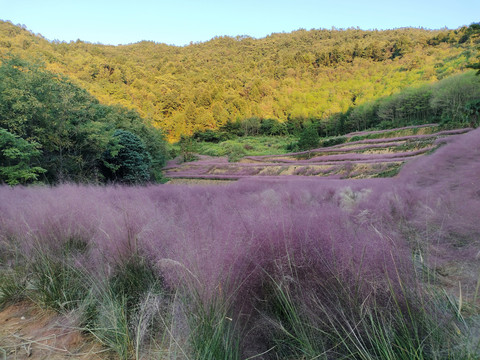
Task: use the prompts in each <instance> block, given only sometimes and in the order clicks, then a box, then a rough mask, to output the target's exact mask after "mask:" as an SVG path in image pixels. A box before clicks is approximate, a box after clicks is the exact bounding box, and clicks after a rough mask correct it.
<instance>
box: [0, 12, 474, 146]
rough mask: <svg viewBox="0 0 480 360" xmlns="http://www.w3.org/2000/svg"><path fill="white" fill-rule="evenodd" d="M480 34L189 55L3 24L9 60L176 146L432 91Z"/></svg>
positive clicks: (0, 35)
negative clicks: (142, 121) (426, 86)
mask: <svg viewBox="0 0 480 360" xmlns="http://www.w3.org/2000/svg"><path fill="white" fill-rule="evenodd" d="M479 44H480V26H479V25H478V24H473V25H470V26H468V27H462V28H459V29H457V30H446V29H445V30H434V31H433V30H425V29H416V28H404V29H395V30H385V31H377V30H373V31H364V30H360V29H353V28H352V29H346V30H338V29H332V30H310V31H306V30H298V31H295V32H292V33H287V34H286V33H281V34H272V35H270V36H267V37H265V38H262V39H253V38H250V37H245V36H241V37H235V38H231V37H217V38H214V39H212V40H210V41H208V42H204V43H195V44H190V45H188V46H185V47H176V46H169V45H165V44H157V43H154V42H147V41H142V42H139V43H136V44H131V45H121V46H105V45H101V44H91V43H85V42H82V41H76V42H70V43H64V42H58V41H47V40H46V39H45V38H43V37H42V36H41V35H36V34H33V33H31V32H30V31H28V30H27V29H26V28H25V27H24V26H15V25H13V24H12V23H10V22H3V21H0V55H5V54H8V53H12V54H15V55H18V56H21V57H24V58H28V59H29V60H32V59H33V60H40V61H42V62H44V63H45V64H46V66H47V69H49V70H50V71H53V72H54V73H60V74H63V75H67V76H69V77H70V78H71V79H72V80H73V81H74V82H76V83H77V84H78V85H80V86H81V87H83V88H85V89H86V90H88V91H89V92H90V93H91V94H93V95H94V96H95V97H97V98H98V99H99V100H100V101H101V102H102V103H104V104H121V105H123V106H127V107H130V108H134V109H137V110H138V111H139V112H140V114H141V115H142V116H143V117H148V118H151V119H153V120H154V121H155V122H156V123H157V124H158V125H159V126H160V127H162V128H163V129H165V130H166V132H167V133H168V134H169V137H170V138H171V139H175V138H178V137H179V136H180V135H181V134H191V133H193V132H194V131H196V130H204V129H213V128H217V127H218V126H219V125H222V124H224V123H225V122H226V121H227V120H229V119H230V120H235V119H244V118H249V117H252V116H258V117H262V118H275V119H279V120H286V119H287V118H317V119H325V118H327V117H328V116H330V115H332V114H334V113H337V112H341V111H346V110H347V109H348V108H349V107H351V106H355V105H358V104H361V103H364V102H366V101H370V100H373V99H376V98H379V97H381V96H388V95H391V94H393V93H396V92H398V91H399V90H401V89H403V88H405V87H409V86H412V85H417V84H423V83H428V82H433V81H436V80H439V79H442V78H444V77H446V76H448V75H450V74H453V73H456V72H460V71H462V70H463V69H464V68H465V66H466V65H467V64H469V63H473V62H475V61H477V55H478V51H479V50H478V48H479V46H478V45H479Z"/></svg>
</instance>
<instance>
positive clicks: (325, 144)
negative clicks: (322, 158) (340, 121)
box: [322, 136, 347, 147]
mask: <svg viewBox="0 0 480 360" xmlns="http://www.w3.org/2000/svg"><path fill="white" fill-rule="evenodd" d="M346 141H347V138H346V137H345V136H337V137H333V138H328V139H325V140H323V141H322V146H323V147H329V146H334V145H339V144H343V143H344V142H346Z"/></svg>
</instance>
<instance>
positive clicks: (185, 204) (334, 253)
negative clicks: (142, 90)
mask: <svg viewBox="0 0 480 360" xmlns="http://www.w3.org/2000/svg"><path fill="white" fill-rule="evenodd" d="M392 141H397V140H392ZM442 141H443V142H445V145H444V146H441V147H440V148H438V149H437V150H436V151H435V152H433V153H432V154H429V155H423V156H420V157H415V158H414V159H412V160H410V161H409V162H407V163H405V164H404V165H403V167H402V169H401V170H400V172H399V174H398V175H397V176H396V177H393V178H381V179H380V178H376V179H343V180H341V179H330V178H328V177H327V178H320V177H307V176H294V175H295V174H292V175H291V176H273V175H272V176H265V177H247V176H246V177H245V178H242V180H240V181H238V182H235V183H232V184H230V185H227V186H218V187H212V186H185V185H183V186H182V185H172V184H165V185H158V186H146V187H123V186H105V187H99V186H86V185H72V184H65V185H60V186H57V187H14V188H12V187H7V186H3V187H1V188H0V199H1V201H0V271H7V270H8V269H13V268H15V267H17V266H24V267H25V268H29V266H30V264H31V263H34V262H35V261H36V260H35V259H36V257H37V256H38V252H39V250H41V252H42V254H44V255H45V254H47V255H48V256H50V257H52V258H56V259H57V258H61V259H62V256H65V255H64V254H65V249H66V248H67V247H68V246H69V244H71V243H72V241H75V244H81V249H82V251H77V252H75V253H74V254H73V255H72V256H71V257H69V261H70V262H71V265H72V266H73V267H75V268H78V269H82V271H84V272H85V273H87V274H89V276H91V277H93V278H105V279H108V278H111V277H113V276H115V274H116V271H117V269H119V268H120V267H121V266H122V264H126V263H128V262H129V261H130V260H131V259H132V256H134V255H135V256H140V257H141V258H142V259H145V262H146V264H148V266H150V267H151V269H153V270H152V271H153V272H154V273H155V274H156V275H155V276H157V277H158V278H161V279H162V281H163V283H164V287H165V288H167V289H169V291H170V292H179V293H185V292H186V293H187V294H197V296H198V299H199V301H200V302H201V304H203V305H205V304H216V303H217V301H218V300H219V299H221V300H222V301H224V303H225V304H228V306H227V307H226V309H227V310H226V313H228V319H233V320H232V322H233V323H234V324H236V325H235V329H234V330H235V332H238V333H241V336H240V339H241V340H240V342H239V344H238V348H239V349H240V350H239V352H240V353H241V354H242V358H247V357H248V356H253V355H255V354H259V353H262V352H265V351H267V350H269V349H270V350H269V352H268V354H267V353H266V354H267V355H265V356H264V357H260V358H264V359H270V358H271V359H276V358H285V359H286V358H292V357H288V356H291V355H288V356H287V355H285V356H284V355H281V354H284V353H283V352H282V351H285V354H286V353H289V354H292V351H294V350H291V348H290V347H289V348H288V349H290V350H288V349H287V350H288V351H287V350H283V349H284V347H286V345H285V343H283V342H282V341H286V339H285V340H281V341H280V340H278V339H279V338H275V339H277V340H272V339H271V338H270V337H269V336H273V335H272V334H278V332H279V331H280V332H281V329H282V326H283V328H285V326H286V325H281V324H283V323H282V322H283V321H287V320H286V319H288V318H289V317H288V316H287V315H285V314H284V311H286V310H285V309H286V307H281V309H283V310H282V311H283V312H281V314H280V313H278V312H279V311H280V310H278V309H279V308H277V307H275V308H273V307H271V304H274V303H275V304H284V303H283V302H281V301H280V302H279V303H278V301H279V300H278V299H284V300H285V299H287V300H291V301H292V303H293V304H300V305H298V306H299V307H298V308H297V309H299V310H298V314H303V315H302V316H306V317H307V318H309V319H311V321H312V324H313V325H314V328H315V329H317V328H318V329H319V330H318V331H321V329H324V327H325V326H327V325H326V323H324V321H327V320H325V318H323V320H322V319H321V318H320V317H319V313H318V308H317V310H315V311H317V312H315V311H314V310H313V309H315V308H316V306H318V304H321V309H322V311H323V312H322V313H325V314H332V317H331V318H328V319H329V321H330V323H334V324H337V325H336V326H337V327H336V329H343V328H344V327H345V326H347V324H346V323H345V319H346V318H348V316H347V315H346V314H347V313H346V312H345V311H347V310H342V311H340V310H339V309H340V308H341V306H342V305H341V302H342V301H341V299H343V297H342V296H343V295H341V294H344V293H348V294H351V295H352V294H355V296H353V295H352V300H351V301H352V303H349V304H350V305H348V307H346V308H345V309H347V308H348V309H354V308H355V306H357V305H358V306H359V309H364V310H361V311H360V310H359V312H358V313H355V314H357V315H351V316H352V319H354V318H355V316H359V318H358V319H363V317H362V316H363V315H361V314H362V311H366V310H365V309H366V308H367V307H368V306H371V307H372V308H375V309H377V308H379V309H384V311H385V312H388V311H389V310H388V309H391V308H396V306H395V304H397V305H398V308H400V309H410V307H409V306H408V302H407V300H408V296H407V293H406V292H405V291H404V289H405V288H408V289H415V288H417V287H418V286H421V283H422V281H421V279H419V276H418V273H417V272H416V269H418V267H419V266H421V267H424V269H429V271H431V272H432V273H436V274H437V276H438V273H440V274H442V273H448V274H447V275H449V274H450V275H451V276H447V275H445V276H443V277H440V278H439V280H438V282H437V283H436V284H437V285H442V286H444V288H445V289H446V291H447V293H448V294H451V296H456V295H458V291H459V288H460V289H461V292H462V296H463V302H464V303H465V302H467V301H470V302H471V304H472V305H471V306H477V305H478V304H475V303H474V301H476V300H477V298H476V294H475V288H476V285H477V277H478V276H477V274H478V270H479V266H478V249H479V240H480V222H479V216H480V180H479V179H480V129H477V130H473V131H470V132H468V133H465V134H459V135H451V136H449V137H446V138H444V139H443V140H442ZM427 149H430V148H427ZM416 154H417V153H416V152H412V153H411V155H416ZM405 157H407V155H406V154H405V153H403V152H399V153H392V154H388V155H384V154H383V155H382V154H381V155H365V160H368V161H370V162H372V163H373V164H377V163H382V162H384V161H385V159H387V158H388V160H390V161H394V159H395V161H403V160H404V158H405ZM292 159H293V158H292ZM321 159H325V162H326V164H327V165H328V167H336V166H338V165H337V164H336V162H337V161H342V162H344V161H348V162H349V163H351V166H354V165H355V164H354V161H362V162H363V160H364V158H363V157H362V154H356V157H354V156H352V157H350V158H348V157H347V156H346V155H326V156H323V157H313V158H311V159H308V160H304V161H303V162H305V164H306V165H309V166H312V165H315V164H317V163H319V162H320V161H323V160H321ZM334 160H335V161H334ZM301 163H302V162H301V161H297V162H296V164H301ZM207 165H208V166H210V167H215V166H219V164H216V163H214V162H211V163H208V162H205V165H202V166H207ZM224 165H225V164H224ZM227 165H229V166H232V168H233V167H235V170H234V171H232V173H225V174H222V176H225V177H228V176H232V177H237V178H238V177H243V175H242V174H246V175H249V174H253V173H254V172H255V171H257V170H258V169H257V167H258V164H256V163H252V164H249V163H238V164H228V163H227ZM377 165H378V164H377ZM191 166H192V167H191V168H189V170H185V171H184V172H183V173H181V174H183V175H185V176H186V174H187V175H188V171H191V174H195V173H197V172H200V170H197V169H195V168H194V167H193V164H191ZM264 166H265V167H267V166H271V165H269V164H265V165H264ZM328 167H327V168H326V169H324V171H325V172H326V173H331V171H330V170H329V168H328ZM380 168H381V167H380ZM251 169H254V170H251ZM383 169H384V170H385V168H383ZM250 171H251V172H252V173H250ZM297 171H298V172H299V173H300V174H301V175H308V174H305V173H301V171H300V170H298V169H297ZM305 171H307V170H305ZM309 171H311V172H312V174H314V175H320V174H321V169H320V168H319V169H318V172H316V173H315V171H317V170H314V169H313V170H312V168H310V170H309ZM349 171H350V172H354V171H355V169H354V168H350V170H349ZM172 174H173V173H169V176H171V175H172ZM210 175H211V174H209V173H208V172H207V173H206V174H202V177H205V178H206V177H208V176H210ZM78 248H80V247H78ZM62 254H63V255H62ZM69 256H70V255H69ZM30 271H32V270H30ZM27 276H30V275H28V274H27ZM294 280H295V281H294ZM442 281H443V282H442ZM272 284H273V285H272ZM288 284H290V285H288ZM294 284H297V285H298V286H296V285H294ZM459 284H460V287H459ZM276 285H278V286H276ZM272 286H273V290H272ZM339 286H340V288H339ZM280 288H281V289H284V290H283V291H285V292H282V293H280V295H282V294H283V295H285V294H291V297H285V296H283V297H282V296H281V297H277V298H276V299H277V300H276V301H277V302H275V301H273V300H272V293H276V292H275V291H274V290H275V289H280ZM285 289H286V290H285ZM477 290H478V288H477ZM272 291H273V292H272ZM290 291H291V292H290ZM332 294H337V295H332ZM392 294H396V295H392ZM289 296H290V295H289ZM336 296H338V297H336ZM449 296H450V295H449ZM175 298H176V297H175ZM301 299H303V300H301ZM300 300H301V301H300ZM172 301H173V300H172ZM299 301H300V302H299ZM357 301H359V302H358V303H357ZM461 301H462V300H461ZM184 304H186V305H184V307H183V311H184V312H185V313H187V314H188V313H189V312H191V311H194V310H193V309H194V306H193V305H192V302H191V300H188V301H186V302H185V303H184ZM288 304H290V303H288ZM352 304H357V305H352ZM272 306H273V305H272ZM460 306H461V304H460ZM342 309H343V308H342ZM348 311H349V310H348ZM348 311H347V312H348ZM352 311H354V310H352ZM401 311H402V313H403V310H401ZM408 311H410V310H408ZM172 314H173V315H171V316H173V319H175V318H176V317H177V318H178V319H177V322H176V324H179V323H182V321H181V318H182V316H181V315H175V314H176V313H172ZM282 314H283V315H282ZM275 316H277V317H275ZM187 317H188V316H187ZM285 317H286V318H285ZM275 319H276V320H275ZM355 319H356V318H355ZM197 320H198V319H197ZM172 321H173V320H172ZM185 321H186V320H185ZM185 321H184V322H183V323H185ZM359 321H360V320H359ZM408 322H410V320H408ZM187 323H188V324H191V323H189V322H188V321H187ZM202 324H203V323H202ZM280 325H281V326H280ZM313 325H309V326H313ZM178 326H179V327H182V326H183V327H186V328H188V329H190V330H183V331H184V332H185V331H186V332H187V333H189V331H190V333H194V331H193V330H192V329H193V327H192V325H188V326H187V325H185V324H184V325H182V326H180V325H178ZM291 326H292V328H288V329H289V330H288V329H287V330H288V331H289V332H290V333H292V332H293V331H294V330H295V326H293V325H291ZM348 326H349V325H348ZM195 329H196V328H195ZM279 329H280V330H279ZM351 331H352V332H353V331H354V330H353V329H352V330H351ZM362 331H364V332H362V334H363V335H365V334H367V335H368V331H367V330H362ZM180 333H182V334H183V332H180ZM169 334H170V333H169ZM170 335H171V336H173V335H172V334H170ZM363 335H362V336H363ZM188 336H190V335H188ZM188 336H186V337H187V338H188ZM212 336H213V335H212ZM358 336H360V335H358ZM365 336H366V335H365ZM180 337H181V336H180ZM287 337H288V336H287ZM280 338H282V336H280ZM222 339H223V340H222V341H221V343H222V344H224V343H225V338H224V337H222ZM282 339H283V338H282ZM279 341H280V342H279ZM325 341H326V342H325V343H323V345H322V346H325V347H326V348H327V349H330V348H331V347H332V346H334V345H332V344H331V343H330V341H333V340H331V339H330V338H329V340H325ZM352 341H353V340H352ZM452 341H453V340H452ZM455 341H456V340H455ZM194 344H197V343H196V342H195V343H194ZM282 344H283V345H282ZM162 346H165V345H162ZM192 346H193V349H194V350H192V349H190V350H191V351H197V350H195V349H197V348H196V347H195V346H196V345H192ZM282 346H283V347H282ZM302 346H303V345H302ZM305 346H306V345H305ZM345 346H346V345H345ZM365 346H366V348H370V347H372V348H375V347H374V346H373V345H371V344H370V345H368V346H367V345H365ZM293 348H295V346H292V349H293ZM272 349H274V350H272ZM302 349H303V348H302ZM190 350H189V351H190ZM337 350H338V349H337ZM337 350H335V351H334V350H332V354H335V353H336V351H337ZM427 350H428V351H434V349H433V350H432V349H427ZM305 351H306V350H305ZM322 351H323V350H322ZM325 351H326V350H325ZM329 351H330V350H329ZM338 351H340V350H338ZM345 351H346V350H345ZM348 351H351V350H348ZM348 351H347V352H346V354H347V355H348V354H350V355H352V353H351V352H350V353H349V352H348ZM372 351H373V352H375V351H374V350H372ZM392 351H394V350H392ZM320 352H321V351H319V352H315V351H314V350H312V352H309V353H308V354H309V355H308V356H311V357H313V355H312V354H313V353H315V354H318V353H320ZM197 354H198V353H197ZM275 354H277V355H275ZM279 354H280V355H279ZM295 354H297V353H295ZM305 354H307V352H305ZM297 355H298V354H297ZM239 356H240V355H239ZM269 356H271V357H269ZM275 356H277V357H275ZM282 356H284V357H282ZM305 356H307V355H305ZM339 356H340V355H339ZM344 356H345V355H344ZM192 358H195V356H194V357H192ZM198 358H200V357H198ZM202 358H203V357H202ZM222 358H229V357H228V356H227V357H222ZM296 358H297V359H299V358H300V357H296ZM302 358H307V357H302ZM308 358H310V357H308ZM322 358H323V357H322ZM326 358H336V357H335V355H331V357H326ZM353 358H354V357H353ZM372 358H374V357H372ZM412 358H413V357H412ZM438 358H442V357H438ZM212 359H213V358H212Z"/></svg>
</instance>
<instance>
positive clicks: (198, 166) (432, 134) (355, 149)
mask: <svg viewBox="0 0 480 360" xmlns="http://www.w3.org/2000/svg"><path fill="white" fill-rule="evenodd" d="M470 130H471V129H470V128H465V129H456V130H445V131H440V130H439V127H438V126H437V125H435V124H430V125H422V126H410V127H405V128H399V129H393V130H383V131H369V132H356V133H350V134H347V135H346V136H345V138H346V141H345V142H344V143H342V144H339V145H335V146H330V147H323V148H318V149H313V150H309V151H303V152H296V153H287V154H282V155H266V156H246V157H244V158H242V159H240V160H239V161H238V162H228V160H227V158H226V157H210V156H202V155H200V156H199V157H198V160H197V161H193V162H186V163H181V164H179V163H177V162H176V161H175V160H172V161H170V162H169V164H168V165H167V167H166V168H165V175H166V176H167V177H169V178H183V179H230V180H236V179H240V178H245V177H251V176H264V177H286V176H290V177H293V176H318V177H328V178H337V179H348V178H372V177H389V176H393V175H395V174H396V173H397V172H398V171H399V169H400V168H401V166H402V165H403V164H405V162H407V161H409V160H410V159H412V158H416V157H419V156H423V155H424V154H427V153H430V152H432V151H434V150H435V149H437V148H438V147H439V146H440V145H441V144H442V142H443V141H442V139H445V138H446V137H448V136H452V135H458V134H462V133H466V132H468V131H470Z"/></svg>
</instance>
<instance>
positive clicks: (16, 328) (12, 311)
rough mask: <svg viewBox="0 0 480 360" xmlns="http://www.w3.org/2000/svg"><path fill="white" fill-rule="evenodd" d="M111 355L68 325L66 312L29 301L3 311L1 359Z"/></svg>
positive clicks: (49, 359)
mask: <svg viewBox="0 0 480 360" xmlns="http://www.w3.org/2000/svg"><path fill="white" fill-rule="evenodd" d="M108 358H111V356H109V353H108V352H107V351H106V350H104V349H103V348H102V347H101V346H100V345H99V344H97V343H95V341H93V340H92V339H90V338H88V337H87V336H85V335H83V334H82V333H81V332H80V331H78V330H76V329H74V328H72V327H71V326H69V321H68V318H67V317H66V316H63V315H59V314H57V313H54V312H52V311H48V310H43V309H40V308H38V307H36V306H35V305H34V304H31V303H26V302H24V303H19V304H14V305H10V306H8V307H7V308H5V309H4V310H3V311H1V312H0V360H6V359H9V360H10V359H12V360H13V359H15V360H16V359H34V360H60V359H81V360H90V359H92V360H102V359H108Z"/></svg>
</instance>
